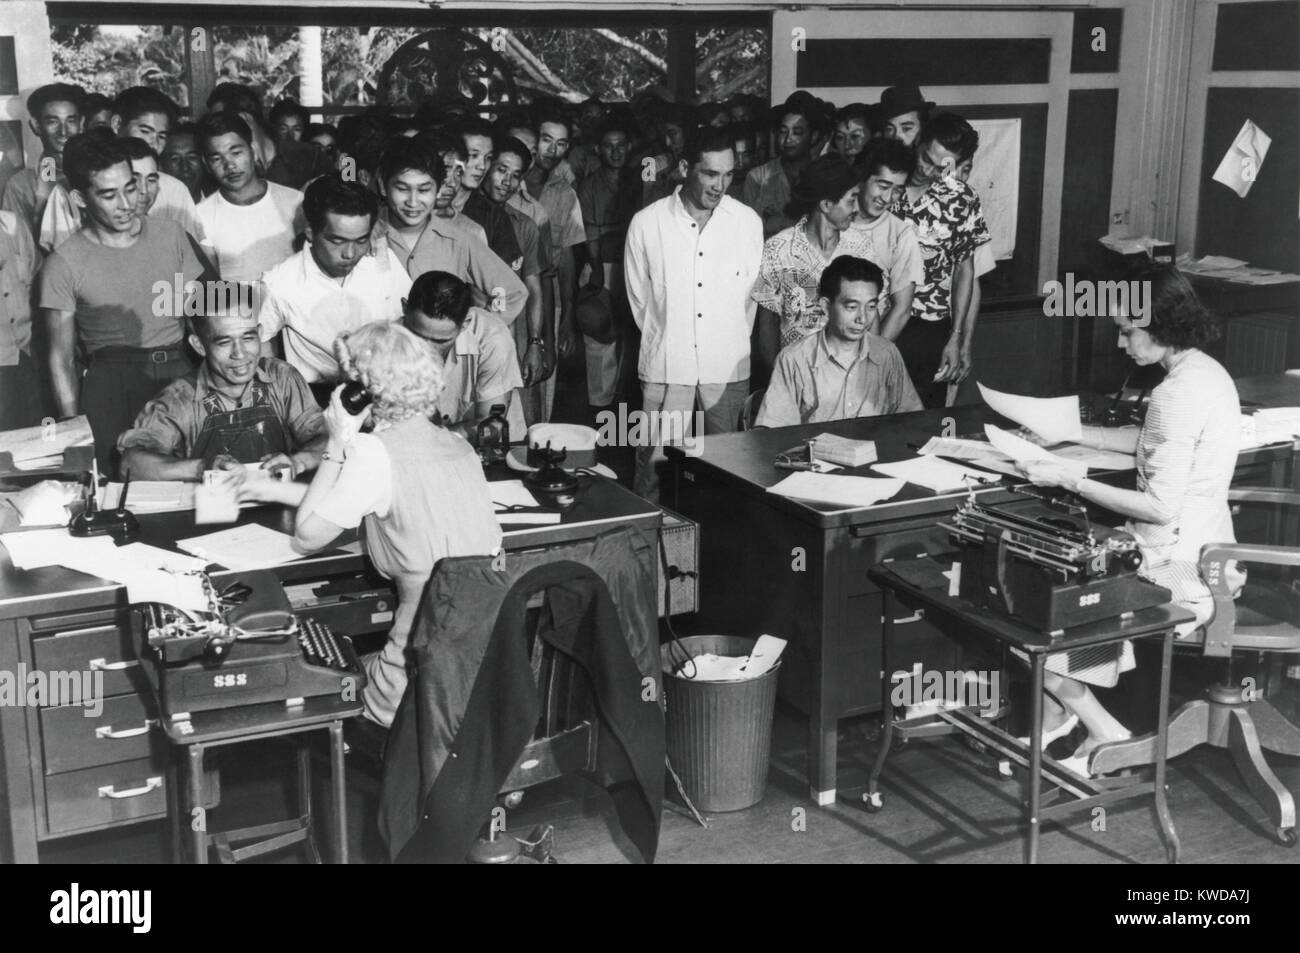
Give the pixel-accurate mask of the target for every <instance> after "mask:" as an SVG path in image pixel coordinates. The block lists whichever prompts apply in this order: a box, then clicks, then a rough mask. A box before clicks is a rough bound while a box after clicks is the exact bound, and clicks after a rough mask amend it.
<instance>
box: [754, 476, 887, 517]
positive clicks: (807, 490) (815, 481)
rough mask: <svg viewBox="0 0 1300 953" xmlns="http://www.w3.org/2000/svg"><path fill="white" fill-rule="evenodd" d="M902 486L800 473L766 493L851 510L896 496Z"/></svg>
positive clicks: (876, 481)
mask: <svg viewBox="0 0 1300 953" xmlns="http://www.w3.org/2000/svg"><path fill="white" fill-rule="evenodd" d="M903 482H904V481H902V480H889V479H885V480H882V479H875V478H873V477H860V476H837V475H835V474H829V473H811V472H808V471H802V470H801V471H800V472H798V473H792V474H790V475H789V476H788V477H786V478H785V479H784V480H782V481H781V482H780V483H777V484H775V485H774V486H769V487H768V488H767V492H769V493H775V494H777V495H778V496H785V497H789V498H790V499H794V500H804V501H806V502H809V503H826V504H830V505H832V506H838V507H841V508H842V509H847V510H852V509H857V508H859V507H863V506H871V505H872V504H873V503H879V502H880V501H881V500H888V499H890V498H891V497H894V496H897V495H898V491H899V490H901V489H902V488H903Z"/></svg>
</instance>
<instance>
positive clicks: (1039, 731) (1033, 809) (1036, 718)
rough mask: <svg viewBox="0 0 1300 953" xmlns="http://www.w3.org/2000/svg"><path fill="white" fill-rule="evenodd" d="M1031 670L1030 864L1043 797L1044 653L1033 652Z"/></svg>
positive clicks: (1035, 854)
mask: <svg viewBox="0 0 1300 953" xmlns="http://www.w3.org/2000/svg"><path fill="white" fill-rule="evenodd" d="M1033 662H1034V670H1033V678H1032V685H1031V687H1030V692H1031V693H1032V696H1033V697H1032V699H1031V701H1030V702H1029V709H1030V711H1032V712H1033V716H1032V717H1031V718H1030V720H1029V857H1028V862H1029V863H1031V864H1036V863H1038V833H1039V831H1038V811H1039V809H1040V808H1041V806H1042V797H1043V666H1044V665H1046V664H1047V656H1046V655H1044V654H1043V653H1042V652H1035V653H1034V656H1033Z"/></svg>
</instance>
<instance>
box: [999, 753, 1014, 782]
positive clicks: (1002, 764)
mask: <svg viewBox="0 0 1300 953" xmlns="http://www.w3.org/2000/svg"><path fill="white" fill-rule="evenodd" d="M998 774H999V775H1001V776H1002V777H1004V778H1009V777H1011V762H1010V761H1009V760H1007V759H1006V758H1002V759H1001V760H999V761H998Z"/></svg>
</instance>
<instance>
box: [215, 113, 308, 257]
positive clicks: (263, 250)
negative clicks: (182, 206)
mask: <svg viewBox="0 0 1300 953" xmlns="http://www.w3.org/2000/svg"><path fill="white" fill-rule="evenodd" d="M195 138H196V139H197V140H198V146H199V151H200V152H201V153H202V155H203V162H204V164H205V165H206V166H207V168H208V172H210V173H211V174H212V177H213V178H214V179H216V181H217V191H216V192H213V193H212V194H211V195H209V196H208V197H207V198H205V199H204V200H203V201H202V202H200V203H199V221H200V223H202V225H203V231H204V233H205V235H206V241H205V243H204V244H206V245H208V246H210V247H211V249H212V251H213V252H214V253H215V255H216V261H215V264H216V266H217V270H218V271H220V272H221V277H222V278H223V279H225V280H227V281H244V282H254V281H257V279H258V278H260V277H261V276H262V273H263V272H265V271H268V270H269V269H271V268H274V267H275V266H276V265H278V264H280V262H282V261H284V260H285V259H287V258H288V257H289V256H290V255H292V254H293V240H294V237H295V236H296V235H297V234H298V233H299V232H300V231H302V230H303V227H304V225H305V221H304V220H303V217H302V193H301V192H299V191H298V190H297V189H291V188H289V187H287V186H284V185H277V184H276V183H274V182H268V181H267V180H266V179H264V178H262V176H261V175H259V174H258V172H257V167H256V165H255V163H254V156H253V146H252V142H253V133H252V130H251V129H249V128H248V123H246V122H244V120H243V119H242V118H241V117H240V116H239V115H238V114H237V113H232V112H219V113H209V114H208V115H206V116H204V117H203V119H202V121H201V122H200V123H199V126H198V130H197V131H196V133H195Z"/></svg>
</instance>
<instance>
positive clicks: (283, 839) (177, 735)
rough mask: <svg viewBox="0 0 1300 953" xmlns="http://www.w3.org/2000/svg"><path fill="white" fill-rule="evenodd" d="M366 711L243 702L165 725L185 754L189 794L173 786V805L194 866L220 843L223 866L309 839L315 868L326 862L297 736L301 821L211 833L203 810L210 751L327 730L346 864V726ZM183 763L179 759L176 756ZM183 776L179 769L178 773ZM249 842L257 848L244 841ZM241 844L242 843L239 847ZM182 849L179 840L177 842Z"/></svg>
mask: <svg viewBox="0 0 1300 953" xmlns="http://www.w3.org/2000/svg"><path fill="white" fill-rule="evenodd" d="M359 714H361V702H360V701H359V700H358V701H347V702H345V701H341V700H339V699H337V698H331V697H329V696H320V697H316V698H309V699H307V700H306V701H305V702H304V703H302V704H296V705H287V704H285V703H283V702H270V703H267V704H261V705H243V706H240V707H238V708H224V709H216V710H213V711H201V712H195V713H193V714H192V715H191V716H190V718H189V719H186V720H177V719H171V720H166V721H165V722H164V730H165V732H166V734H167V738H168V740H169V741H171V742H172V744H174V745H176V746H177V747H178V748H183V749H184V754H185V758H184V761H185V772H186V774H187V776H188V783H187V784H186V785H185V786H184V787H185V795H184V797H183V798H182V796H181V795H180V793H179V791H180V787H181V786H180V785H178V784H175V783H172V784H169V785H168V788H169V790H170V791H172V792H174V793H173V794H172V795H171V797H172V804H171V805H170V808H171V811H172V817H173V818H174V823H176V824H180V825H184V824H185V823H186V820H187V819H188V821H189V828H190V837H189V840H190V857H189V860H190V862H191V863H196V864H206V863H207V862H208V848H209V846H215V847H216V849H217V856H218V858H219V859H220V861H221V862H222V863H229V864H234V863H239V862H240V861H242V860H247V859H248V858H250V857H259V856H261V855H263V854H267V853H270V852H271V851H274V850H279V849H281V848H283V847H287V846H289V845H291V844H297V843H300V842H305V843H306V844H307V850H308V852H309V853H310V855H311V858H312V860H313V861H314V862H315V863H320V854H319V852H318V851H317V849H316V841H315V836H314V827H315V825H314V822H313V819H312V803H311V801H312V798H311V780H312V778H311V754H310V751H309V749H308V746H307V740H306V739H304V738H295V739H294V741H295V746H296V748H297V764H298V771H297V774H298V811H299V814H298V817H294V818H289V819H287V820H283V821H274V822H272V823H269V824H259V825H257V826H255V827H244V828H239V829H237V830H230V831H220V832H217V833H209V831H208V824H207V815H206V812H205V810H204V808H203V807H202V806H201V805H202V804H204V803H205V802H204V783H203V777H204V775H203V755H204V752H205V751H207V750H208V749H209V748H218V747H223V746H227V745H236V744H241V743H242V742H245V741H258V740H261V739H264V738H285V737H289V736H292V735H300V734H303V733H304V732H311V731H317V730H319V729H321V728H328V729H329V735H330V786H331V788H332V793H333V805H332V807H333V815H334V816H333V818H332V819H333V822H334V823H333V832H332V837H331V840H332V841H333V847H334V860H335V862H336V863H339V864H346V863H347V862H348V822H347V808H346V803H345V797H346V795H345V790H346V785H345V783H344V769H343V750H344V747H343V723H344V721H346V720H347V719H349V718H352V717H355V716H357V715H359ZM178 760H179V759H178ZM175 773H178V769H177V768H173V774H175ZM246 842H251V843H246ZM240 844H243V845H244V846H239V845H240ZM175 847H176V849H177V850H180V847H181V842H180V840H179V838H178V839H176V841H175Z"/></svg>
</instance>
